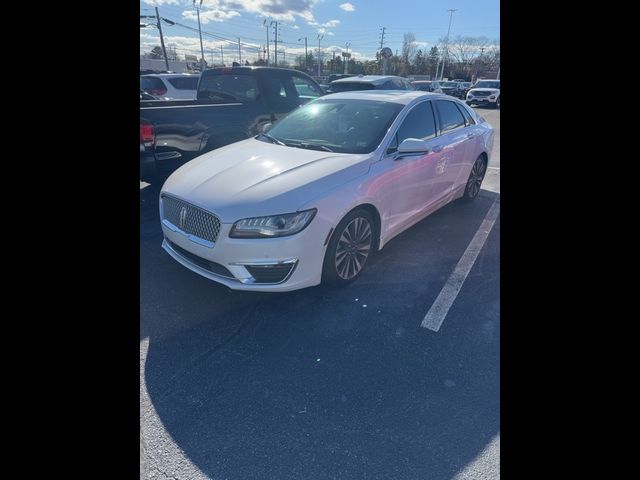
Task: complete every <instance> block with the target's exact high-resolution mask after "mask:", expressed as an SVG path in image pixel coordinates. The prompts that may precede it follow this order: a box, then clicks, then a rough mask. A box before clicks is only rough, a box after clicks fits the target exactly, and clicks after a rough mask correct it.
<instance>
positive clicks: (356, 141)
mask: <svg viewBox="0 0 640 480" xmlns="http://www.w3.org/2000/svg"><path fill="white" fill-rule="evenodd" d="M262 132H263V133H261V134H259V135H257V136H256V137H254V138H249V139H247V140H243V141H240V142H237V143H234V144H231V145H227V146H226V147H222V148H219V149H217V150H214V151H211V152H209V153H206V154H204V155H202V156H200V157H198V158H196V159H195V160H192V161H191V162H189V163H187V164H185V165H184V166H182V167H181V168H179V169H178V170H176V171H175V172H174V173H173V174H172V175H171V176H170V177H169V178H168V179H167V181H166V182H165V184H164V185H163V187H162V191H161V192H160V217H161V222H162V230H163V233H164V241H163V244H162V246H163V248H164V249H165V250H166V251H167V252H168V253H169V255H171V256H172V257H173V258H174V259H175V260H176V261H178V262H179V263H181V264H182V265H184V266H185V267H187V268H189V269H191V270H192V271H194V272H196V273H198V274H200V275H202V276H204V277H207V278H209V279H211V280H214V281H216V282H219V283H222V284H224V285H226V286H227V287H229V288H232V289H237V290H254V291H274V292H275V291H278V292H283V291H289V290H296V289H300V288H304V287H310V286H313V285H318V284H319V283H320V282H328V283H336V284H346V283H349V282H351V281H353V280H355V279H356V278H358V277H359V276H360V275H361V273H362V271H363V268H364V267H365V265H366V263H367V260H368V259H369V257H370V256H371V254H372V253H373V252H375V251H376V250H380V249H382V248H383V247H384V246H385V245H386V244H387V242H389V240H391V239H392V238H393V237H395V236H396V235H398V234H399V233H401V232H403V231H404V230H406V229H408V228H409V227H411V226H412V225H414V224H415V223H417V222H419V221H420V220H422V219H423V218H425V217H426V216H427V215H429V214H430V213H432V212H434V211H435V210H437V209H438V208H440V207H442V206H443V205H446V204H447V203H449V202H451V201H453V200H455V199H457V198H460V197H462V198H464V199H466V200H473V199H474V198H475V197H476V196H477V195H478V192H479V190H480V185H481V183H482V180H483V178H484V174H485V172H486V169H487V164H488V162H489V155H490V153H491V147H492V145H493V129H492V128H491V126H490V125H489V124H488V123H486V121H485V120H484V119H483V118H482V117H480V116H478V115H477V114H476V113H475V112H474V111H473V110H472V109H471V108H469V107H468V106H467V105H465V103H464V102H460V101H459V100H457V99H454V98H452V97H450V96H445V95H442V94H433V93H425V92H419V91H366V92H344V93H336V94H333V95H327V96H324V97H320V98H318V99H316V100H314V101H312V102H309V103H308V104H306V105H305V106H303V107H300V108H298V109H297V110H294V111H292V112H291V113H289V114H288V115H287V116H286V117H284V118H282V119H281V120H279V121H278V122H277V123H276V124H275V125H273V126H271V125H270V124H267V125H265V127H264V128H263V130H262Z"/></svg>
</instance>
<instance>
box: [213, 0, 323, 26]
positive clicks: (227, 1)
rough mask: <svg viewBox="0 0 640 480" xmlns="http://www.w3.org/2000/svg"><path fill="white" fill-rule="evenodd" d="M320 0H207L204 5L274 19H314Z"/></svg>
mask: <svg viewBox="0 0 640 480" xmlns="http://www.w3.org/2000/svg"><path fill="white" fill-rule="evenodd" d="M319 1H320V0H205V2H204V3H203V6H205V5H206V6H207V7H209V8H211V9H219V10H225V11H227V10H241V11H246V12H250V13H257V14H260V15H262V16H265V17H270V18H272V19H274V20H287V21H294V20H295V17H296V16H298V17H301V18H304V19H305V20H308V21H311V20H313V7H315V5H316V4H317V3H318V2H319Z"/></svg>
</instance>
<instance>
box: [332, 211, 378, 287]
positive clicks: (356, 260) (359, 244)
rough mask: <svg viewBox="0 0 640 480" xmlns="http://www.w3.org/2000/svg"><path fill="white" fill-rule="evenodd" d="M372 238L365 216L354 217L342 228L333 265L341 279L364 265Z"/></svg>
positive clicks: (352, 275)
mask: <svg viewBox="0 0 640 480" xmlns="http://www.w3.org/2000/svg"><path fill="white" fill-rule="evenodd" d="M372 240H373V235H372V230H371V225H370V223H369V221H368V220H367V219H366V218H363V217H356V218H354V219H353V220H351V222H349V224H348V225H347V226H346V228H345V229H344V230H343V232H342V234H341V235H340V238H339V240H338V245H337V246H336V256H335V267H336V272H337V273H338V276H339V277H340V278H342V279H343V280H350V279H352V278H353V277H355V276H356V275H357V274H358V273H360V271H361V270H362V268H363V267H364V264H365V262H366V261H367V257H368V256H369V252H370V251H371V243H372Z"/></svg>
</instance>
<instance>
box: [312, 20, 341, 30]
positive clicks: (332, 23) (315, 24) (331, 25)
mask: <svg viewBox="0 0 640 480" xmlns="http://www.w3.org/2000/svg"><path fill="white" fill-rule="evenodd" d="M307 23H308V24H309V25H311V26H312V27H323V28H334V27H337V26H338V24H339V23H340V20H329V21H328V22H325V23H318V22H316V21H313V22H307Z"/></svg>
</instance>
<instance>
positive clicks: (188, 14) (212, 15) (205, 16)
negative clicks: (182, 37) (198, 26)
mask: <svg viewBox="0 0 640 480" xmlns="http://www.w3.org/2000/svg"><path fill="white" fill-rule="evenodd" d="M182 16H183V18H186V19H187V20H193V21H194V22H197V21H198V14H197V13H196V11H195V10H185V11H184V12H182ZM239 16H240V14H239V13H238V12H236V11H235V10H229V11H226V12H225V11H224V10H202V11H201V12H200V22H201V23H203V24H205V25H206V24H207V23H209V22H224V21H225V20H229V19H230V18H233V17H239Z"/></svg>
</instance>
